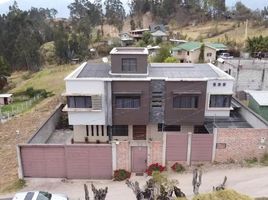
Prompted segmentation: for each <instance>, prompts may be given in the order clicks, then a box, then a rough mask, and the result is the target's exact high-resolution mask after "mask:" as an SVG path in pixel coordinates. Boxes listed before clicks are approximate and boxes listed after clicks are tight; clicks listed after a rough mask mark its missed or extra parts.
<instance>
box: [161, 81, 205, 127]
mask: <svg viewBox="0 0 268 200" xmlns="http://www.w3.org/2000/svg"><path fill="white" fill-rule="evenodd" d="M165 87H166V101H165V124H168V125H173V124H179V125H182V124H185V125H187V124H189V125H190V124H194V125H199V124H203V122H204V119H205V117H204V116H205V106H206V88H207V82H206V81H178V82H176V81H167V82H166V86H165ZM174 93H176V94H178V93H181V94H191V93H192V94H195V95H198V107H197V108H181V109H180V108H173V95H174Z"/></svg>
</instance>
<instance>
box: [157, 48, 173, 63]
mask: <svg viewBox="0 0 268 200" xmlns="http://www.w3.org/2000/svg"><path fill="white" fill-rule="evenodd" d="M170 56H171V53H170V50H169V48H168V47H166V46H163V47H161V48H160V49H159V52H158V53H157V54H156V56H155V57H154V58H153V62H164V61H165V60H166V59H167V58H168V57H170Z"/></svg>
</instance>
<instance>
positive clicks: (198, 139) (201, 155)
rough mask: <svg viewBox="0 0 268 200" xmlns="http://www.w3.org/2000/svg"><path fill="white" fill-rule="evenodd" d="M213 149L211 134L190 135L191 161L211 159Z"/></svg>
mask: <svg viewBox="0 0 268 200" xmlns="http://www.w3.org/2000/svg"><path fill="white" fill-rule="evenodd" d="M212 149H213V134H193V135H192V153H191V160H192V161H211V160H212Z"/></svg>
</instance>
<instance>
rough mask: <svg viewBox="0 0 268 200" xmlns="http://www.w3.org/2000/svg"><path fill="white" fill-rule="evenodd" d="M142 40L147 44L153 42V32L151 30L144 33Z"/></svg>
mask: <svg viewBox="0 0 268 200" xmlns="http://www.w3.org/2000/svg"><path fill="white" fill-rule="evenodd" d="M142 40H143V41H144V43H145V44H146V45H148V44H151V43H153V39H152V34H151V33H150V32H149V31H145V32H144V33H143V35H142Z"/></svg>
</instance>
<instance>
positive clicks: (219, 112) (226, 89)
mask: <svg viewBox="0 0 268 200" xmlns="http://www.w3.org/2000/svg"><path fill="white" fill-rule="evenodd" d="M213 83H216V86H213ZM223 83H225V84H226V85H225V86H223ZM218 84H220V86H218ZM233 84H234V82H233V80H209V81H208V82H207V96H206V110H205V116H206V117H214V116H216V117H217V116H220V117H228V116H229V115H230V109H231V108H209V100H210V95H212V94H229V95H231V94H233Z"/></svg>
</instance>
